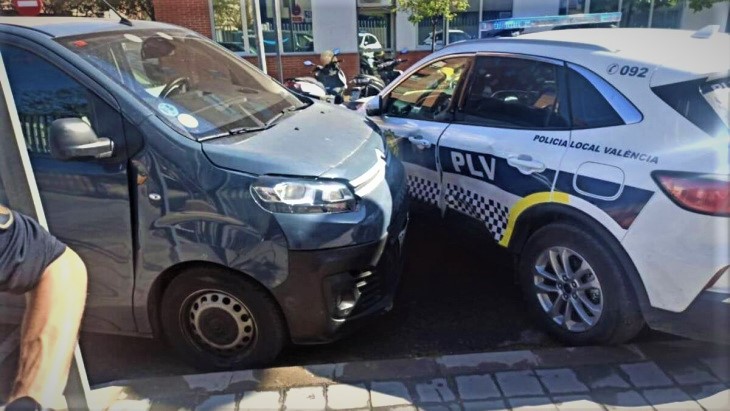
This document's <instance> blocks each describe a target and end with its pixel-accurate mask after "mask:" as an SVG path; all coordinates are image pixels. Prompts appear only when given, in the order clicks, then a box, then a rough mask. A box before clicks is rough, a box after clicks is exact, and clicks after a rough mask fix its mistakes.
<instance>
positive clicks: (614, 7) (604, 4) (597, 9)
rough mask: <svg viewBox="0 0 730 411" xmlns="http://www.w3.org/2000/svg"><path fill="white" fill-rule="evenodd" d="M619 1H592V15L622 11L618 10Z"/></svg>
mask: <svg viewBox="0 0 730 411" xmlns="http://www.w3.org/2000/svg"><path fill="white" fill-rule="evenodd" d="M618 3H619V0H591V3H590V10H589V12H590V13H609V12H616V11H620V10H619V9H618Z"/></svg>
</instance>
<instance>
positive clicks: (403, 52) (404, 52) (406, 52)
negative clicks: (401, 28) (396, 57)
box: [400, 47, 408, 54]
mask: <svg viewBox="0 0 730 411" xmlns="http://www.w3.org/2000/svg"><path fill="white" fill-rule="evenodd" d="M400 54H408V48H407V47H406V48H403V49H401V51H400Z"/></svg>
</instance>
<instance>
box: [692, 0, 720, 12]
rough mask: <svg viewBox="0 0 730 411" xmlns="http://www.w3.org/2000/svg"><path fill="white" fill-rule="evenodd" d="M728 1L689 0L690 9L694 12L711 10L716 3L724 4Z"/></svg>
mask: <svg viewBox="0 0 730 411" xmlns="http://www.w3.org/2000/svg"><path fill="white" fill-rule="evenodd" d="M723 1H727V0H689V8H690V9H692V11H700V10H702V9H709V8H710V7H712V6H713V5H715V3H722V2H723Z"/></svg>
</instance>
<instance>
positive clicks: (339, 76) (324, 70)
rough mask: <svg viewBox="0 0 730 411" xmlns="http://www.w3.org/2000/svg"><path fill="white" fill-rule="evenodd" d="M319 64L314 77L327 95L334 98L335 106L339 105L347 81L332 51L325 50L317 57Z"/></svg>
mask: <svg viewBox="0 0 730 411" xmlns="http://www.w3.org/2000/svg"><path fill="white" fill-rule="evenodd" d="M319 62H320V66H319V67H317V69H315V74H314V77H315V78H316V79H317V81H319V82H320V83H322V85H324V88H325V90H326V91H327V94H329V95H334V96H335V104H341V103H342V101H343V97H342V95H343V93H344V92H345V89H346V88H347V79H346V78H345V73H344V72H343V71H342V69H341V68H340V62H339V61H338V60H337V55H336V54H335V53H334V52H333V51H332V50H325V51H323V52H322V53H321V54H320V55H319Z"/></svg>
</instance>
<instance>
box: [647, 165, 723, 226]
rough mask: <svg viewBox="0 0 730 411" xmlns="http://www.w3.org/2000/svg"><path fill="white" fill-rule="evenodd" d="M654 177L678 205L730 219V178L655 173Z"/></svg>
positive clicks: (709, 175)
mask: <svg viewBox="0 0 730 411" xmlns="http://www.w3.org/2000/svg"><path fill="white" fill-rule="evenodd" d="M652 176H653V177H654V180H655V181H656V182H657V184H659V186H660V187H661V188H662V191H664V193H665V194H666V195H667V196H668V197H669V198H670V199H671V200H672V201H674V202H675V203H676V204H677V205H678V206H680V207H682V208H684V209H686V210H689V211H694V212H696V213H702V214H712V215H720V216H730V175H719V174H696V173H680V172H673V171H655V172H654V173H652Z"/></svg>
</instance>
